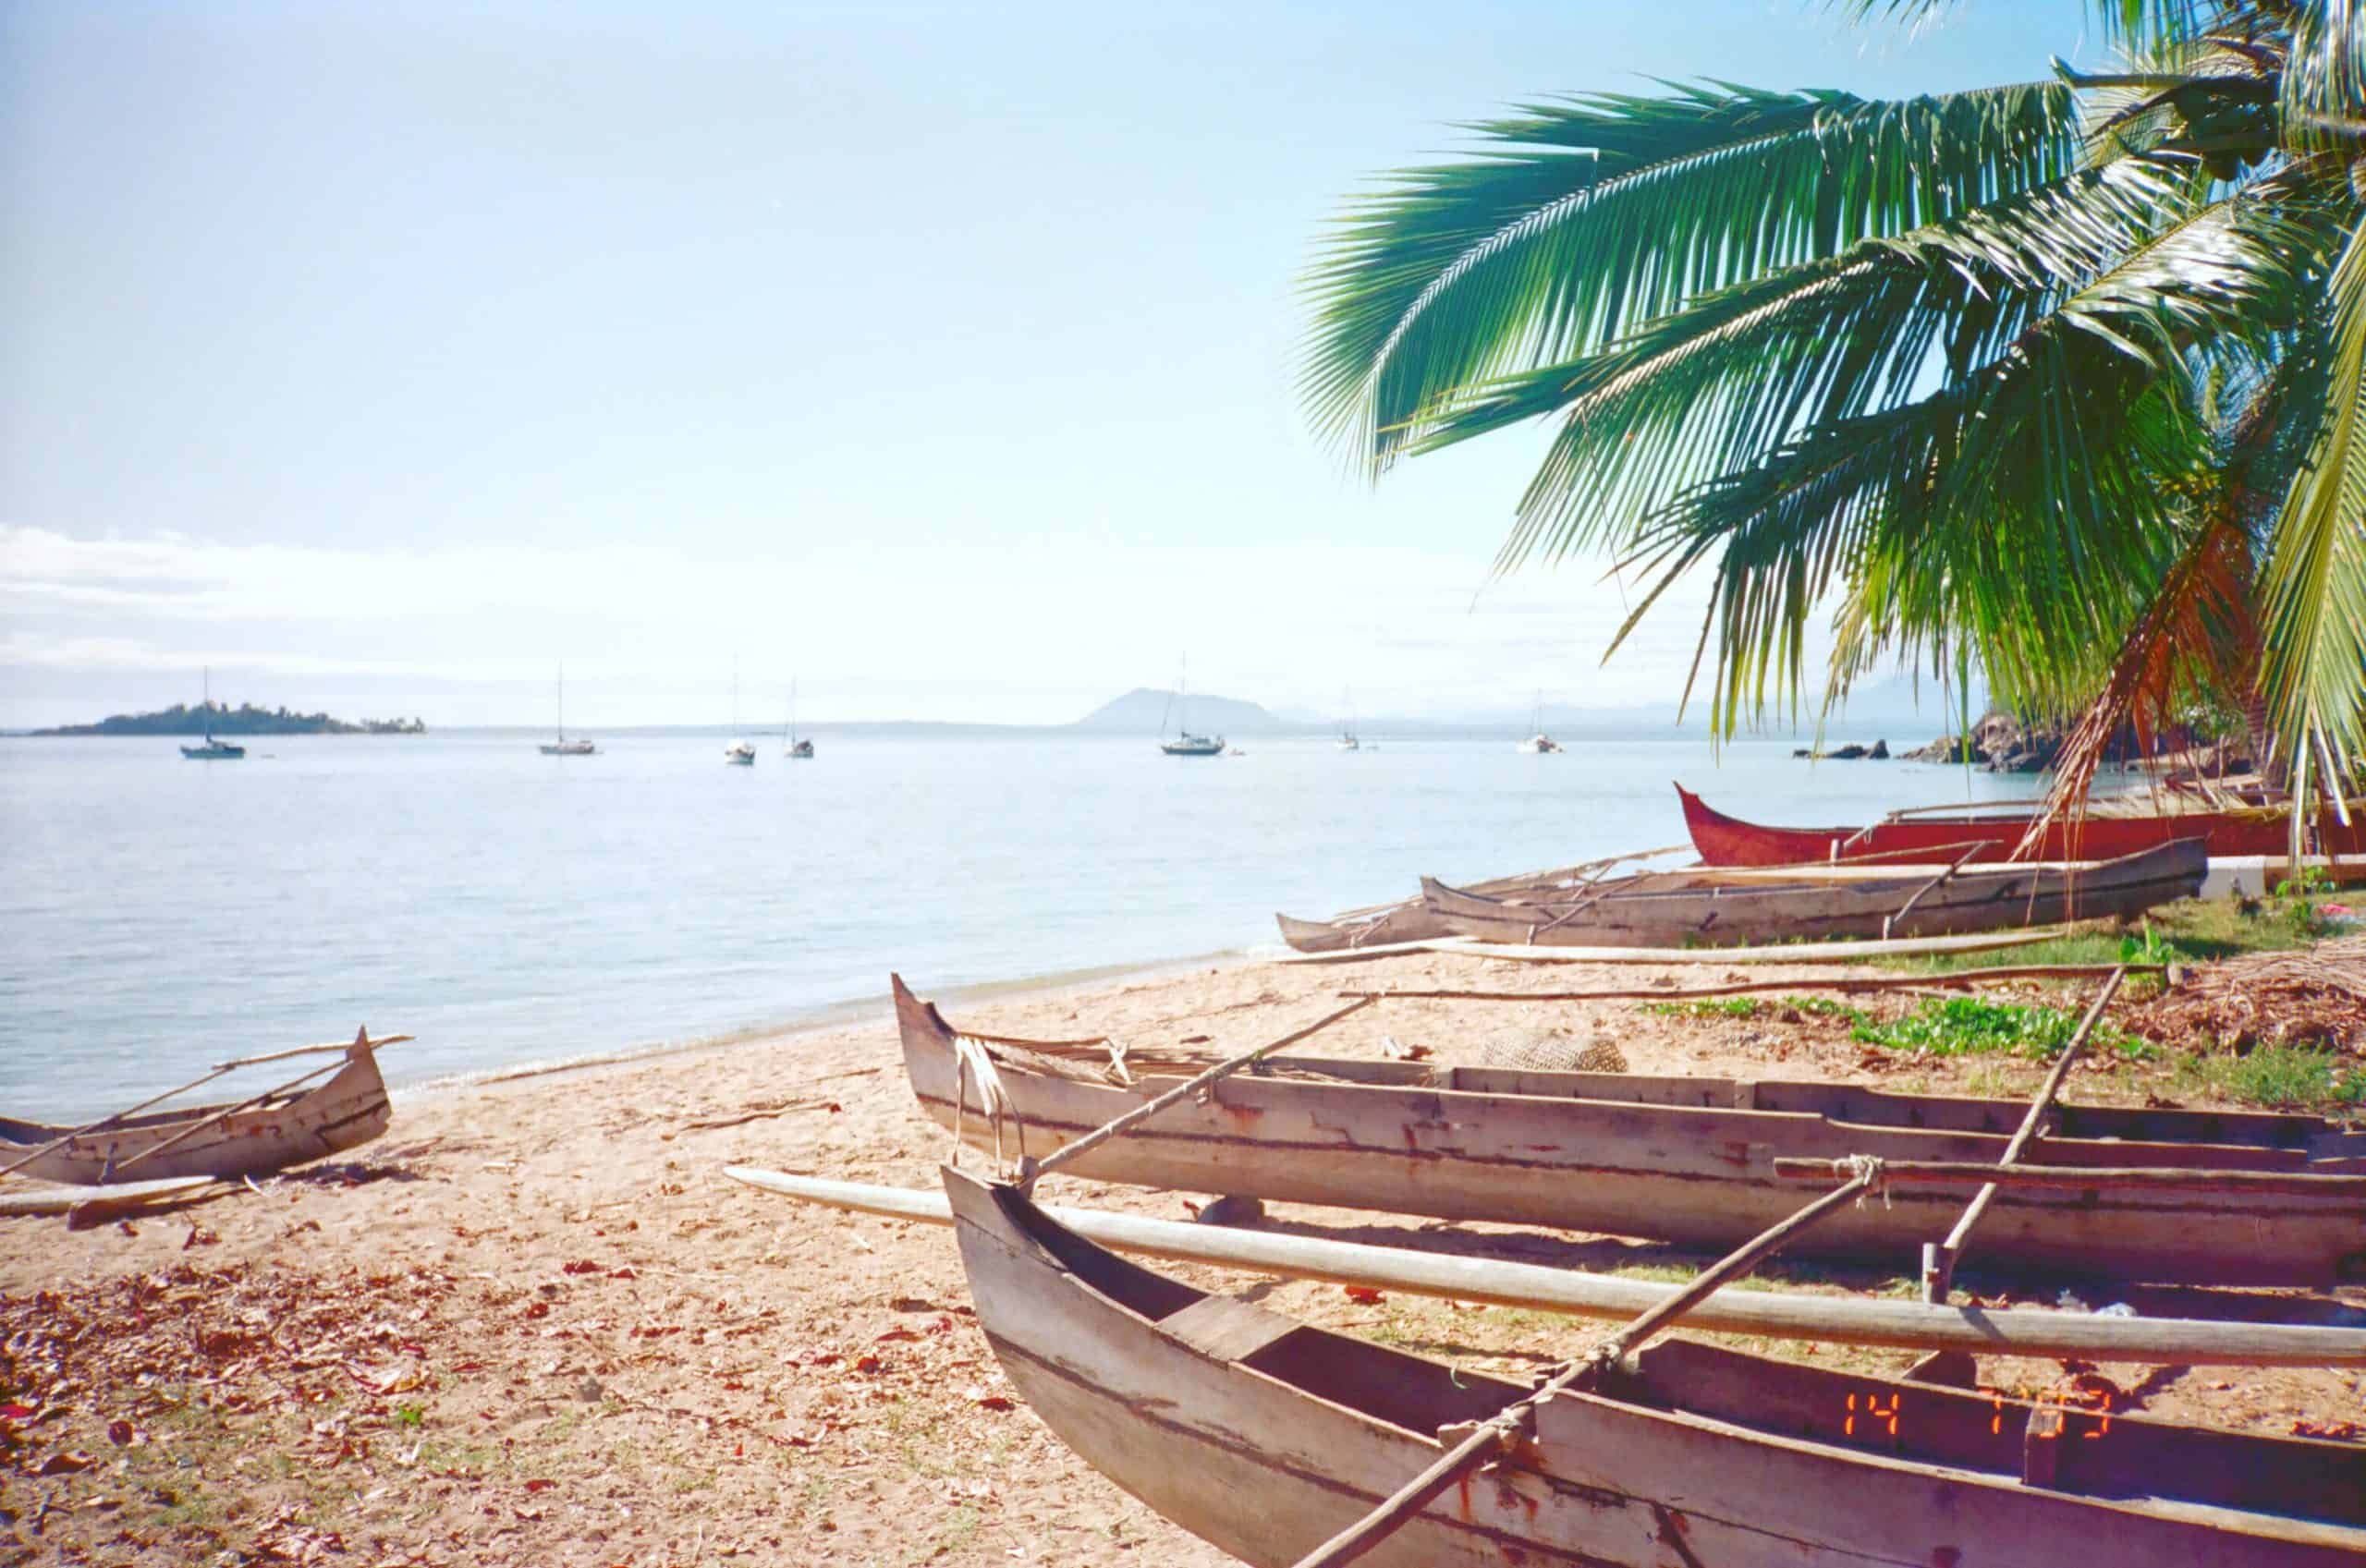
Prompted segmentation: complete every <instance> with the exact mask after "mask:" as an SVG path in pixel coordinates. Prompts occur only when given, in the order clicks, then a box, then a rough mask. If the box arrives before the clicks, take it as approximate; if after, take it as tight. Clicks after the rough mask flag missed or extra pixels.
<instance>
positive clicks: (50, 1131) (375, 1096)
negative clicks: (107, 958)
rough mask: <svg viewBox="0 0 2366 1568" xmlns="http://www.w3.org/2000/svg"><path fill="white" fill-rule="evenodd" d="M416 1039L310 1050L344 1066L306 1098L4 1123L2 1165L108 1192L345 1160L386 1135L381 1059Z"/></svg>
mask: <svg viewBox="0 0 2366 1568" xmlns="http://www.w3.org/2000/svg"><path fill="white" fill-rule="evenodd" d="M409 1038H410V1037H409V1036H408V1035H397V1036H389V1037H387V1038H386V1039H377V1040H373V1039H371V1038H370V1033H369V1031H368V1030H367V1029H364V1030H363V1031H361V1032H360V1034H357V1035H356V1036H354V1038H353V1042H352V1043H351V1044H350V1045H346V1046H341V1047H340V1046H326V1047H317V1048H308V1049H316V1050H321V1051H338V1052H341V1053H342V1061H341V1062H339V1063H336V1064H332V1067H333V1068H334V1076H331V1077H330V1078H329V1080H328V1081H327V1082H326V1083H323V1084H320V1085H318V1086H316V1087H312V1088H304V1089H303V1090H302V1092H300V1093H299V1092H296V1091H295V1088H293V1087H288V1088H284V1089H279V1090H274V1091H272V1092H270V1093H267V1094H262V1095H258V1096H255V1097H254V1098H252V1099H250V1100H236V1101H231V1102H229V1103H226V1104H219V1105H197V1106H188V1107H184V1108H183V1109H180V1110H177V1111H151V1112H145V1113H142V1114H137V1115H121V1116H111V1117H107V1118H105V1119H104V1120H103V1121H99V1122H95V1123H92V1124H89V1125H88V1126H84V1127H68V1126H51V1125H48V1124H43V1123H40V1122H25V1121H18V1120H16V1119H14V1118H12V1117H5V1116H0V1167H6V1168H9V1169H12V1170H14V1171H16V1172H17V1173H21V1174H23V1175H28V1176H35V1177H39V1178H40V1179H42V1180H43V1181H52V1182H68V1183H76V1184H80V1185H105V1184H108V1183H110V1182H112V1181H114V1180H116V1176H117V1173H123V1175H124V1176H125V1177H126V1178H129V1177H133V1176H136V1177H137V1178H139V1179H140V1180H142V1181H146V1180H152V1179H158V1178H164V1177H171V1176H250V1175H260V1174H262V1173H263V1172H266V1171H280V1170H285V1169H287V1167H288V1166H290V1165H300V1164H303V1163H305V1162H306V1161H312V1160H320V1159H324V1158H326V1157H327V1156H329V1155H332V1154H338V1153H342V1152H343V1151H345V1150H346V1149H353V1148H356V1147H358V1146H360V1145H361V1144H365V1143H368V1142H369V1141H370V1140H371V1139H372V1138H374V1137H376V1136H378V1135H379V1134H381V1133H383V1132H384V1131H385V1130H386V1121H387V1117H388V1115H389V1110H388V1106H387V1101H386V1082H385V1079H384V1077H382V1076H379V1072H378V1056H377V1051H378V1048H379V1047H381V1046H384V1045H390V1044H393V1043H394V1042H395V1041H396V1040H397V1039H409ZM288 1054H296V1053H294V1052H290V1053H288ZM259 1060H278V1058H277V1057H271V1058H262V1059H259ZM221 1071H222V1069H219V1068H217V1069H216V1070H215V1074H214V1075H211V1076H218V1075H219V1073H220V1072H221ZM330 1071H331V1068H330V1067H324V1068H323V1069H321V1072H330ZM318 1076H320V1073H318V1072H316V1073H311V1074H308V1075H306V1077H308V1078H309V1077H318ZM200 1081H201V1082H202V1081H203V1080H200ZM304 1082H305V1079H304V1078H299V1079H297V1080H296V1084H297V1085H301V1084H303V1083H304ZM185 1087H186V1086H185ZM161 1098H165V1099H169V1098H171V1097H170V1096H164V1097H161ZM150 1103H154V1101H151V1102H150Z"/></svg>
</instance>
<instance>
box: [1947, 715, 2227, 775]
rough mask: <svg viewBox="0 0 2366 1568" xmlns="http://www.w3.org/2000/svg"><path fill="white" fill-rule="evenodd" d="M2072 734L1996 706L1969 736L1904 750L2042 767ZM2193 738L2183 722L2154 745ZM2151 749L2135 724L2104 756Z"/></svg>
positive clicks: (2001, 765)
mask: <svg viewBox="0 0 2366 1568" xmlns="http://www.w3.org/2000/svg"><path fill="white" fill-rule="evenodd" d="M2069 734H2070V732H2069V726H2068V725H2067V724H2047V723H2039V724H2028V723H2022V722H2021V721H2020V720H2019V719H2017V718H2015V717H2014V716H2013V715H2012V714H2010V713H2006V712H2004V711H1990V712H1989V713H1987V714H1985V715H1983V716H1982V718H1981V721H1980V722H1979V723H1976V724H1974V725H1972V726H1971V734H1970V735H1969V736H1957V735H1941V736H1940V737H1939V738H1938V739H1936V740H1934V741H1933V742H1932V743H1931V744H1930V745H1928V746H1924V747H1919V748H1916V749H1914V750H1912V751H1909V752H1906V753H1904V754H1903V755H1904V757H1905V760H1907V761H1909V762H1946V763H1952V764H1957V765H1960V764H1963V763H1966V762H1969V763H1970V765H1971V766H1973V767H1975V768H1978V769H1980V770H1982V772H1990V773H2042V772H2045V771H2046V770H2047V769H2049V768H2051V767H2053V766H2054V762H2055V758H2057V757H2059V756H2060V755H2061V754H2062V748H2063V745H2064V743H2065V742H2066V741H2067V740H2068V739H2069ZM2190 744H2191V736H2190V735H2187V734H2186V733H2185V731H2184V730H2183V729H2182V728H2180V729H2177V730H2175V731H2172V732H2168V733H2165V734H2162V735H2156V736H2155V737H2154V741H2153V748H2152V749H2153V754H2158V753H2161V752H2165V751H2170V750H2174V749H2177V748H2181V747H2186V746H2189V745H2190ZM2146 754H2147V753H2146V750H2145V748H2143V747H2142V746H2141V745H2140V744H2139V742H2138V740H2137V737H2136V732H2135V730H2134V729H2133V728H2132V727H2131V728H2129V729H2128V730H2125V731H2123V732H2122V733H2121V734H2120V735H2118V736H2116V738H2115V739H2114V740H2113V741H2112V744H2111V748H2110V749H2109V750H2107V751H2105V752H2104V760H2105V761H2108V762H2128V761H2133V760H2137V759H2139V758H2140V757H2143V756H2145V755H2146Z"/></svg>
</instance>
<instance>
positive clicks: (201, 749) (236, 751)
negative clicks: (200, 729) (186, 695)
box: [181, 665, 247, 762]
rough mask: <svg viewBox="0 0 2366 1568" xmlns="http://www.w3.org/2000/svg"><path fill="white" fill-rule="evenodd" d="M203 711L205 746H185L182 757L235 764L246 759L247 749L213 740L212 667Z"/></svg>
mask: <svg viewBox="0 0 2366 1568" xmlns="http://www.w3.org/2000/svg"><path fill="white" fill-rule="evenodd" d="M201 711H202V712H203V713H204V714H205V721H206V723H205V744H204V745H202V746H184V747H182V748H181V755H182V756H184V757H187V758H189V760H192V761H198V762H235V761H237V760H238V759H239V758H241V757H244V756H245V755H246V754H247V748H245V747H243V746H237V745H234V744H232V743H231V742H229V741H226V740H216V739H214V738H213V666H211V665H208V666H207V667H206V670H205V706H204V708H203V709H202V710H201Z"/></svg>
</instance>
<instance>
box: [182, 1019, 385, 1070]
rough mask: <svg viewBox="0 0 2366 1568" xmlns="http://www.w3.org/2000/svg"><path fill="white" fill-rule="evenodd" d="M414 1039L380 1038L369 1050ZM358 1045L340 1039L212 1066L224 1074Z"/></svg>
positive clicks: (348, 1049)
mask: <svg viewBox="0 0 2366 1568" xmlns="http://www.w3.org/2000/svg"><path fill="white" fill-rule="evenodd" d="M368 1032H369V1031H368V1030H366V1029H365V1030H364V1031H363V1033H365V1034H367V1033H368ZM414 1038H416V1037H414V1036H411V1035H384V1036H381V1037H380V1038H379V1039H373V1040H372V1041H370V1049H371V1050H372V1051H383V1050H384V1049H385V1048H386V1047H387V1046H390V1045H401V1044H402V1043H404V1042H405V1041H406V1040H409V1039H414ZM358 1043H360V1042H358V1041H355V1040H349V1039H340V1040H331V1041H330V1042H329V1043H328V1044H326V1045H299V1046H295V1047H293V1048H291V1049H289V1050H287V1051H272V1052H270V1053H269V1054H268V1055H264V1056H241V1057H240V1058H238V1060H237V1061H236V1062H218V1063H216V1064H214V1067H213V1070H214V1071H215V1072H217V1073H226V1072H228V1071H229V1070H230V1069H231V1068H233V1067H260V1066H262V1064H264V1063H266V1062H285V1061H287V1059H288V1058H289V1057H291V1056H318V1055H320V1054H321V1053H322V1052H323V1051H351V1050H352V1049H353V1048H354V1046H355V1045H356V1044H358Z"/></svg>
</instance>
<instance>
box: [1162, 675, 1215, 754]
mask: <svg viewBox="0 0 2366 1568" xmlns="http://www.w3.org/2000/svg"><path fill="white" fill-rule="evenodd" d="M1189 668H1190V662H1189V660H1188V659H1186V660H1185V661H1184V662H1183V664H1182V665H1180V666H1178V667H1177V671H1176V675H1175V728H1176V735H1175V738H1174V739H1173V740H1163V741H1161V742H1159V745H1158V748H1159V749H1160V750H1161V751H1164V752H1165V753H1166V754H1167V755H1168V756H1169V757H1221V756H1223V755H1224V736H1222V735H1193V734H1192V733H1191V711H1190V706H1189V700H1188V699H1187V697H1186V695H1185V693H1186V691H1187V690H1188V689H1189V681H1188V680H1186V679H1185V676H1186V675H1188V673H1189Z"/></svg>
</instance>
